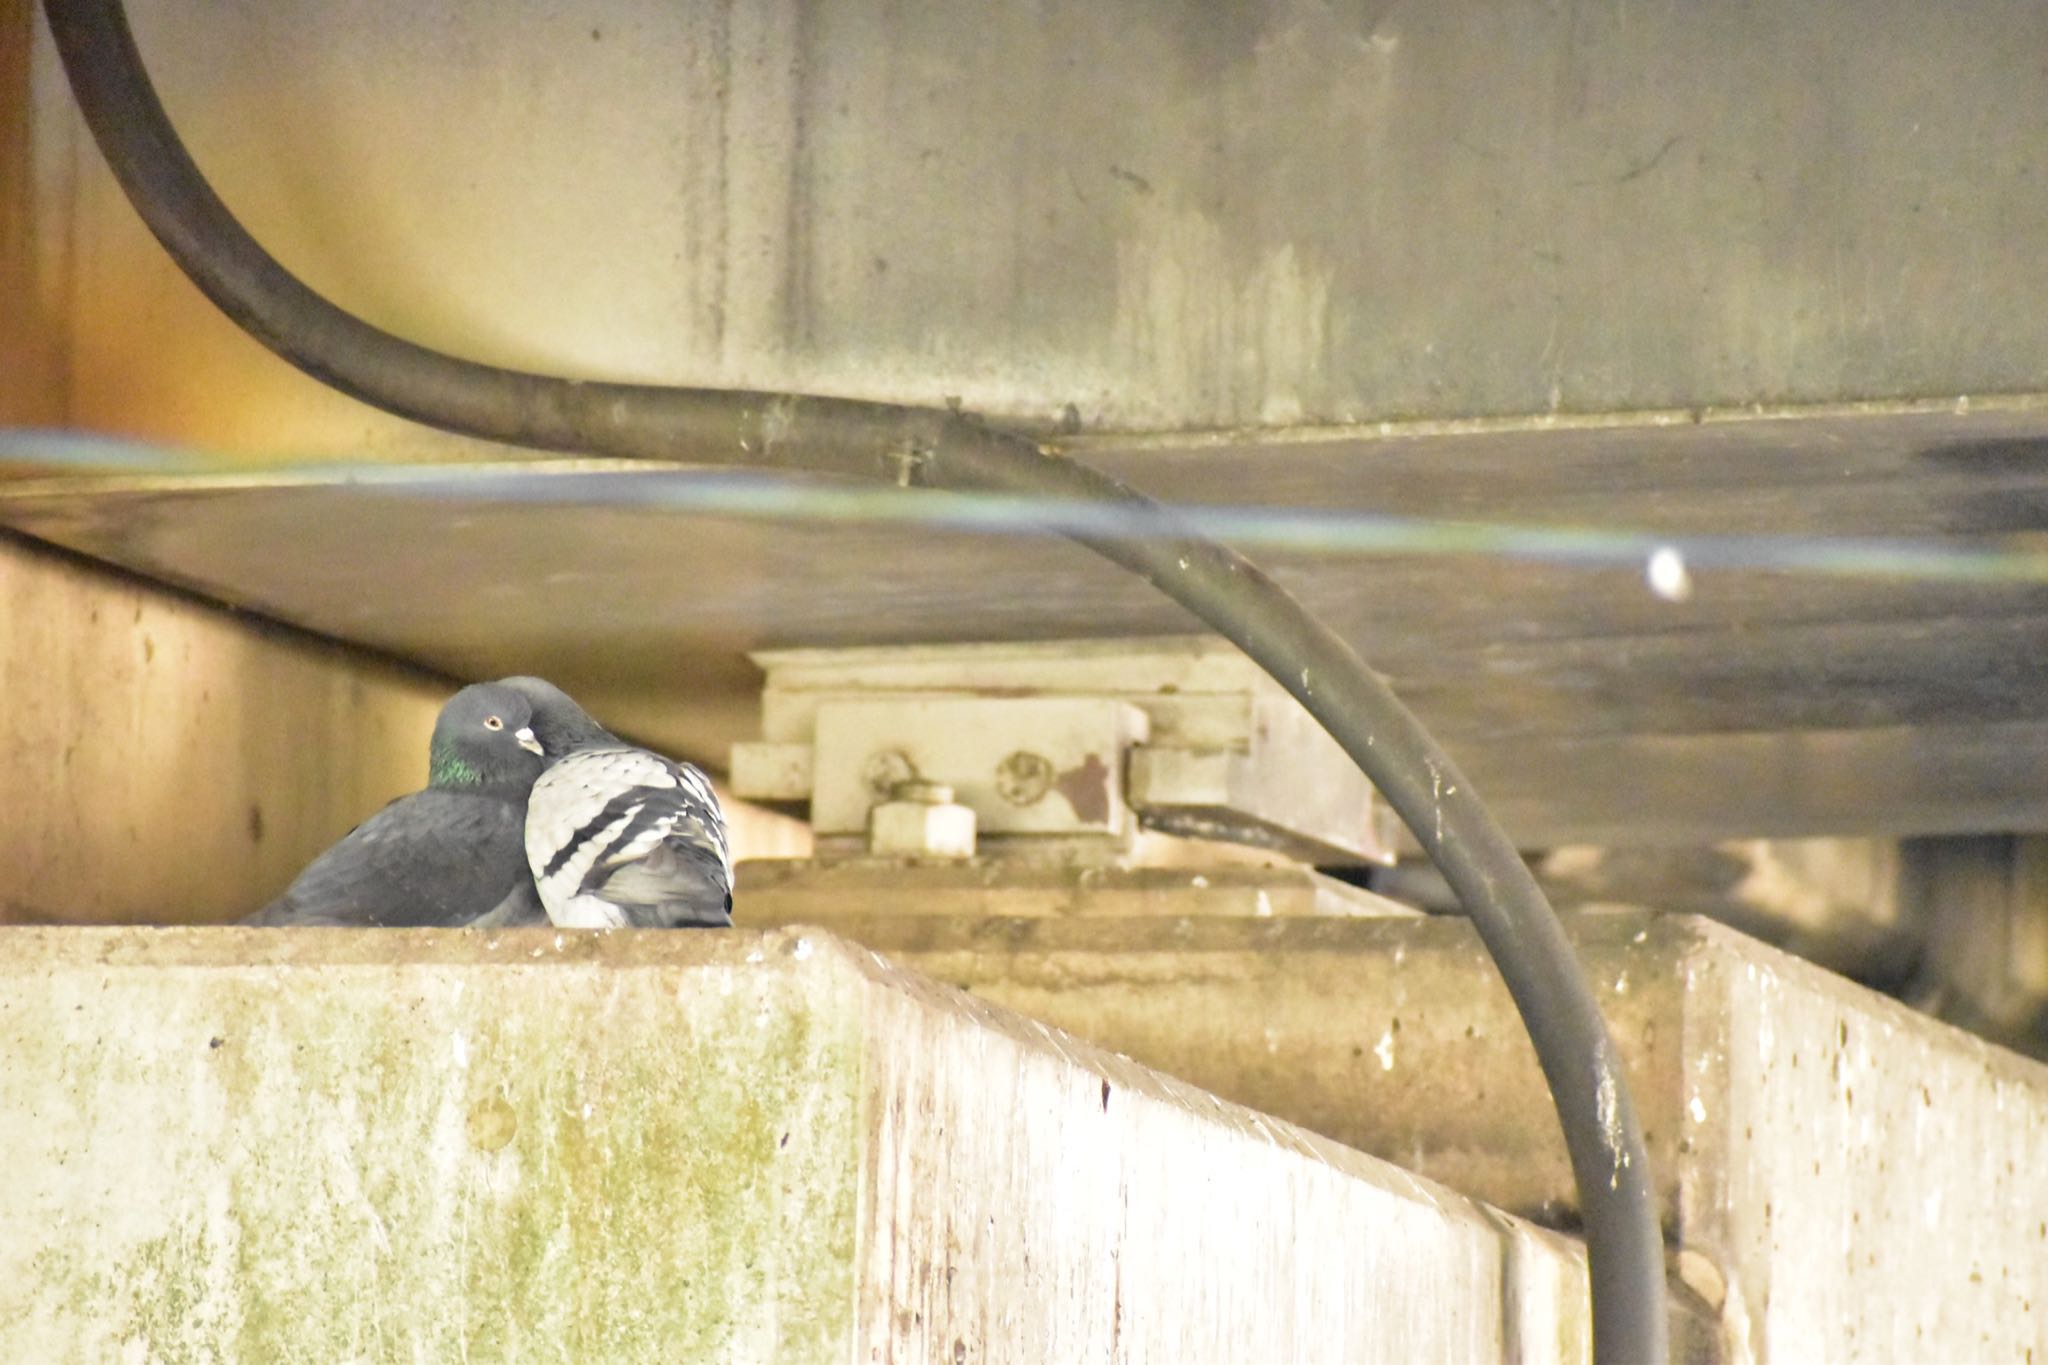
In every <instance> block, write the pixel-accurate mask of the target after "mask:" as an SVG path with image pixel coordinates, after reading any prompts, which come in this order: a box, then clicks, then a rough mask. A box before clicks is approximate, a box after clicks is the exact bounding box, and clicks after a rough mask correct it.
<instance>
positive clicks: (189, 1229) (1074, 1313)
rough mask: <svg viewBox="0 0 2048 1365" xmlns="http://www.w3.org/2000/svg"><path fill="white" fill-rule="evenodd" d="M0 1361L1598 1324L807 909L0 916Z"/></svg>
mask: <svg viewBox="0 0 2048 1365" xmlns="http://www.w3.org/2000/svg"><path fill="white" fill-rule="evenodd" d="M0 976H4V977H5V980H4V981H0V1059H4V1060H0V1143H4V1145H5V1147H6V1149H7V1150H8V1152H9V1154H10V1160H11V1171H10V1179H9V1180H8V1181H6V1182H4V1183H0V1358H5V1359H9V1360H59V1359H117V1358H132V1359H163V1360H176V1359H217V1358H234V1359H244V1360H259V1359H319V1360H341V1359H377V1360H383V1359H404V1360H413V1359H446V1360H454V1359H462V1358H489V1359H540V1360H557V1359H561V1360H588V1359H606V1360H641V1359H647V1360H652V1359H661V1360H676V1359H685V1360H741V1361H745V1360H763V1361H766V1360H775V1361H785V1360H790V1361H804V1360H821V1361H822V1360H832V1361H841V1362H843V1361H847V1360H868V1359H891V1360H916V1361H933V1362H951V1363H953V1365H958V1363H959V1362H963V1361H969V1360H973V1361H1012V1360H1014V1361H1034V1362H1035V1361H1046V1360H1058V1361H1104V1362H1124V1361H1169V1360H1171V1361H1183V1360H1253V1359H1259V1360H1265V1359H1273V1360H1281V1359H1285V1360H1296V1361H1316V1360H1330V1361H1336V1360H1389V1361H1395V1360H1399V1361H1409V1360H1435V1359H1444V1360H1449V1359H1457V1360H1499V1359H1508V1358H1516V1359H1530V1360H1558V1359H1563V1360H1576V1359H1582V1358H1584V1356H1585V1352H1586V1340H1585V1279H1584V1272H1583V1265H1582V1259H1581V1255H1580V1252H1579V1250H1578V1249H1577V1247H1576V1246H1575V1245H1574V1244H1573V1243H1571V1242H1569V1241H1568V1240H1565V1239H1562V1238H1559V1237H1557V1236H1555V1235H1554V1234H1550V1233H1546V1232H1542V1231H1540V1230H1538V1229H1536V1228H1533V1227H1531V1226H1529V1225H1527V1224H1523V1223H1519V1222H1516V1221H1515V1220H1512V1219H1507V1218H1505V1217H1504V1216H1502V1215H1498V1214H1495V1213H1492V1212H1491V1211H1489V1210H1486V1209H1484V1208H1482V1207H1480V1206H1478V1205H1475V1204H1474V1203H1472V1202H1471V1201H1469V1200H1467V1199H1464V1198H1462V1197H1460V1196H1458V1195H1454V1194H1451V1193H1449V1192H1448V1191H1446V1190H1444V1189H1442V1188H1440V1187H1438V1186H1436V1185H1433V1184H1431V1183H1429V1182H1427V1181H1424V1180H1420V1179H1416V1178H1414V1177H1411V1176H1409V1175H1406V1174H1404V1173H1403V1172H1401V1171H1398V1170H1396V1169H1394V1168H1392V1167H1389V1166H1387V1165H1385V1164H1384V1163H1381V1162H1379V1161H1376V1160H1374V1159H1372V1158H1369V1157H1366V1156H1362V1155H1360V1154H1359V1153H1356V1152H1353V1151H1350V1150H1348V1149H1345V1148H1342V1147H1339V1146H1337V1145H1336V1144H1335V1143H1332V1142H1330V1141H1328V1140H1326V1139H1323V1138H1319V1137H1315V1136H1313V1135H1311V1134H1309V1133H1307V1132H1305V1131H1303V1130H1301V1129H1299V1128H1295V1127H1293V1126H1291V1125H1289V1124H1286V1123H1282V1122H1278V1121H1276V1120H1272V1119H1268V1118H1265V1117H1263V1116H1261V1115H1258V1114H1255V1113H1252V1112H1250V1111H1247V1110H1244V1109H1240V1108H1238V1107H1236V1106H1234V1105H1230V1104H1226V1103H1224V1102H1222V1101H1219V1100H1216V1099H1214V1098H1213V1097H1211V1096H1209V1095H1206V1094H1204V1093H1202V1092H1199V1091H1196V1090H1194V1089H1192V1088H1191V1087H1189V1086H1186V1085H1183V1084H1181V1083H1178V1082H1175V1081H1171V1080H1167V1079H1164V1078H1162V1077H1159V1076H1157V1075H1155V1074H1154V1073H1151V1072H1148V1071H1146V1070H1144V1069H1143V1068H1141V1067H1139V1066H1137V1065H1136V1064H1134V1063H1131V1062H1129V1061H1127V1060H1125V1059H1122V1058H1119V1057H1114V1056H1111V1055H1109V1054H1106V1053H1103V1052H1100V1051H1098V1050H1096V1049H1094V1048H1091V1047H1088V1046H1086V1045H1084V1044H1081V1043H1078V1042H1076V1041H1074V1040H1073V1039H1070V1038H1068V1037H1066V1036H1064V1035H1062V1034H1059V1033H1057V1032H1055V1031H1053V1030H1051V1029H1049V1028H1046V1027H1045V1026H1043V1025H1039V1024H1034V1023H1031V1022H1028V1021H1026V1020H1023V1019H1021V1018H1018V1017H1017V1016H1014V1015H1011V1014H1008V1013H1006V1012H1005V1011H1002V1010H1000V1009H997V1008H995V1007H993V1006H991V1005H988V1004H986V1003H983V1002H979V1001H975V1000H973V999H971V998H968V997H966V996H963V995H961V994H959V993H957V992H954V991H951V990H948V989H946V988H943V987H940V986H937V985H935V984H932V983H930V982H928V981H925V980H923V979H921V978H919V977H916V976H913V975H911V974H909V973H906V972H902V971H899V970H896V969H894V968H891V967H888V966H886V965H885V964H883V963H881V962H880V961H879V960H877V959H876V958H874V957H873V956H872V955H871V954H869V953H866V952H864V951H862V950H859V949H855V948H853V947H851V946H850V945H846V944H844V943H842V942H841V941H839V940H836V939H834V938H832V937H831V936H829V935H825V934H822V933H820V932H817V931H814V930H791V931H787V932H782V933H769V934H761V933H752V932H744V931H735V932H732V933H726V934H666V935H663V934H623V933H622V934H611V935H604V934H559V935H558V934H556V933H554V932H552V931H548V930H535V931H526V932H522V933H504V934H500V935H496V936H488V935H482V934H469V933H463V932H459V931H458V932H437V931H403V932H402V931H387V932H381V933H375V934H370V933H361V932H349V931H333V932H326V931H310V930H309V931H293V932H277V931H260V930H238V929H211V930H84V929H64V930H60V929H22V928H17V929H6V930H0Z"/></svg>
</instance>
